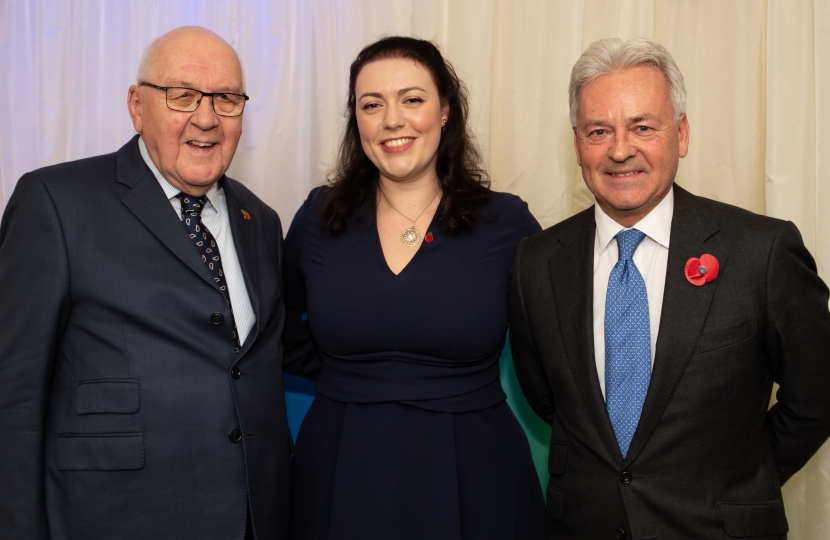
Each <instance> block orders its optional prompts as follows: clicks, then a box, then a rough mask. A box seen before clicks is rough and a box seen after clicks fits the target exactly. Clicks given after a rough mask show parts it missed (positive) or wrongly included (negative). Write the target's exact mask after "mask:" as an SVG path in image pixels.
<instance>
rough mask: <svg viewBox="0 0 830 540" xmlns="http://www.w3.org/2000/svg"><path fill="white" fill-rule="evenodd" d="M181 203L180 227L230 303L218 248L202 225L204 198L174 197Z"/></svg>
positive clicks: (234, 329) (237, 338)
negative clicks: (185, 232)
mask: <svg viewBox="0 0 830 540" xmlns="http://www.w3.org/2000/svg"><path fill="white" fill-rule="evenodd" d="M176 196H177V197H178V198H179V200H180V201H181V202H182V226H184V230H185V231H187V236H188V237H189V238H190V240H191V241H192V242H193V245H194V246H196V249H197V250H198V252H199V255H201V257H202V262H203V263H205V265H206V266H207V267H208V270H209V271H210V275H211V276H213V281H215V282H216V285H217V286H218V287H219V290H220V291H222V294H224V295H225V299H226V300H227V301H228V303H230V301H231V297H230V293H229V292H228V286H227V282H226V281H225V274H224V272H223V271H222V259H221V258H220V256H219V246H217V245H216V239H215V238H214V237H213V235H212V234H211V233H210V231H209V230H208V228H207V227H205V224H204V223H202V209H203V208H204V207H205V205H206V204H207V198H206V197H194V196H192V195H187V194H185V193H179V194H178V195H176ZM230 308H231V317H233V306H230ZM231 324H232V326H233V340H234V342H235V343H236V348H237V349H238V348H239V334H238V333H237V331H236V322H235V321H233V320H232V321H231Z"/></svg>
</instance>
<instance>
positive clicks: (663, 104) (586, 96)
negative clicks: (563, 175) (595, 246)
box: [574, 65, 689, 227]
mask: <svg viewBox="0 0 830 540" xmlns="http://www.w3.org/2000/svg"><path fill="white" fill-rule="evenodd" d="M578 105H579V106H578V110H577V125H576V127H575V128H574V148H575V149H576V157H577V162H578V163H579V165H580V166H581V167H582V177H583V178H584V179H585V183H586V184H587V185H588V189H590V190H591V192H592V193H593V194H594V197H596V199H597V204H599V205H600V208H602V210H603V211H605V213H606V214H608V216H610V217H611V218H612V219H614V220H615V221H617V222H618V223H620V224H621V225H623V226H626V227H631V226H633V225H634V224H635V223H637V222H638V221H640V220H641V219H642V218H643V217H645V216H646V215H647V214H648V213H649V212H650V211H651V210H652V209H653V208H654V207H655V206H657V204H658V203H659V202H660V201H661V200H662V199H663V197H665V195H666V194H667V193H668V192H669V189H671V186H672V183H673V182H674V177H675V174H676V173H677V165H678V161H679V160H680V158H681V157H685V156H686V152H687V151H688V148H689V123H688V122H687V120H686V115H685V114H683V115H681V117H680V119H679V120H674V119H673V116H674V111H673V109H672V104H671V99H670V98H669V91H668V85H667V83H666V79H665V77H664V75H663V74H662V73H661V72H660V71H659V70H658V69H657V68H655V67H652V66H648V65H646V66H637V67H634V68H629V69H625V70H622V71H617V72H614V73H610V74H608V75H603V76H601V77H598V78H597V79H594V80H593V81H591V82H589V83H588V84H586V85H584V86H583V87H582V89H581V90H580V92H579V96H578Z"/></svg>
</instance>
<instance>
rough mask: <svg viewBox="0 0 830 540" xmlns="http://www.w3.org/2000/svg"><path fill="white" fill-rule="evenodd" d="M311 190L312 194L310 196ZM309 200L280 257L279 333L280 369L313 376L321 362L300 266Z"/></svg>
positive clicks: (316, 373) (300, 211)
mask: <svg viewBox="0 0 830 540" xmlns="http://www.w3.org/2000/svg"><path fill="white" fill-rule="evenodd" d="M313 193H314V192H313V191H312V195H313ZM312 195H309V199H308V200H306V202H305V203H303V205H302V206H301V207H300V209H299V210H298V211H297V214H296V215H295V216H294V220H293V221H292V222H291V227H289V229H288V234H287V235H286V237H285V250H284V252H283V259H282V275H283V279H284V280H285V329H284V331H283V334H282V345H283V358H284V370H285V372H286V373H290V374H292V375H299V376H301V377H305V378H308V379H315V380H316V379H317V378H318V377H319V374H320V369H321V361H320V357H319V355H318V354H317V346H316V344H315V343H314V338H313V337H312V336H311V329H310V327H309V324H308V316H307V314H306V284H305V277H304V276H303V272H302V268H301V260H302V253H303V244H304V237H305V233H306V231H305V225H306V220H307V218H308V216H307V215H306V214H307V213H308V206H309V200H311V197H312Z"/></svg>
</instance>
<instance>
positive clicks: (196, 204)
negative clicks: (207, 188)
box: [176, 192, 207, 217]
mask: <svg viewBox="0 0 830 540" xmlns="http://www.w3.org/2000/svg"><path fill="white" fill-rule="evenodd" d="M176 197H178V198H179V200H181V201H182V212H187V213H188V214H190V215H191V216H195V217H199V216H200V215H201V214H202V209H203V208H204V207H205V205H206V204H207V199H206V198H205V197H194V196H193V195H187V194H185V193H181V192H180V193H179V194H178V195H176Z"/></svg>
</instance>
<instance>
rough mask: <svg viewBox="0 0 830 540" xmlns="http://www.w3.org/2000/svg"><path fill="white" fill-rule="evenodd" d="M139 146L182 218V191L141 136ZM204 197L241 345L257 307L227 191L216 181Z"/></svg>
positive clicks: (206, 218)
mask: <svg viewBox="0 0 830 540" xmlns="http://www.w3.org/2000/svg"><path fill="white" fill-rule="evenodd" d="M138 148H139V151H140V152H141V157H142V158H144V162H145V163H146V164H147V166H148V167H150V170H151V171H153V176H155V177H156V180H158V183H159V184H160V185H161V189H163V190H164V194H165V195H167V199H168V200H169V201H170V205H171V206H172V207H173V209H174V210H175V211H176V215H177V216H178V217H179V219H182V202H181V201H180V200H179V198H178V197H177V195H178V194H179V193H180V190H178V189H176V188H175V187H174V186H173V185H172V184H171V183H170V182H168V181H167V179H165V178H164V176H162V175H161V173H160V172H159V170H158V169H157V168H156V165H155V164H154V163H153V160H152V159H150V154H148V153H147V146H146V145H145V144H144V140H143V139H142V138H141V137H139V138H138ZM205 197H207V201H208V203H207V204H206V205H205V207H204V208H203V209H202V223H203V224H204V225H205V227H207V229H208V230H209V231H210V233H211V234H212V235H213V237H214V238H215V239H216V244H217V245H218V246H219V257H221V259H222V272H223V273H224V274H225V281H226V282H227V287H228V294H229V296H230V299H231V306H232V307H233V318H234V322H235V323H236V331H237V332H238V333H239V343H240V344H242V343H244V342H245V338H246V337H248V333H249V332H250V331H251V328H253V326H254V323H255V322H256V317H255V316H254V309H253V307H251V300H250V298H248V290H247V289H246V288H245V280H244V279H243V277H242V268H241V267H240V266H239V258H238V257H237V256H236V247H234V245H233V235H232V234H231V225H230V221H228V207H227V201H226V200H225V191H224V190H223V189H222V188H221V187H219V182H217V183H215V184H213V185H212V186H211V188H210V189H209V190H208V192H207V193H205ZM182 234H185V231H184V229H182Z"/></svg>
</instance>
